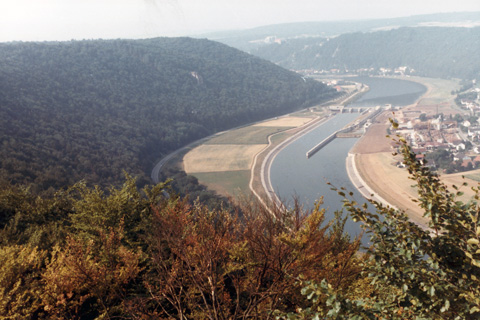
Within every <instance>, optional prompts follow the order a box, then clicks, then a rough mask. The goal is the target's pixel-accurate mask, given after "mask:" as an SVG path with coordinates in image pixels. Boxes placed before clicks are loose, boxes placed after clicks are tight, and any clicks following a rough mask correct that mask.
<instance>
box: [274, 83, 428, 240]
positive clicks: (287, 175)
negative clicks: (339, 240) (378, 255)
mask: <svg viewBox="0 0 480 320" xmlns="http://www.w3.org/2000/svg"><path fill="white" fill-rule="evenodd" d="M348 80H351V81H355V82H361V83H364V84H367V85H368V86H369V87H370V90H369V91H368V92H367V93H366V94H364V95H363V96H362V97H361V98H360V99H358V100H357V101H355V102H354V103H352V104H350V105H349V106H351V107H357V106H358V107H359V106H361V107H375V106H377V105H384V104H392V105H393V106H405V105H409V104H412V103H413V102H415V101H416V100H417V99H418V98H419V97H420V96H421V95H422V94H423V93H425V91H426V88H425V87H424V86H423V85H421V84H418V83H415V82H411V81H405V80H399V79H390V78H369V77H355V78H349V79H348ZM358 116H359V114H358V113H344V114H338V115H336V116H335V117H333V118H332V119H330V120H329V121H327V122H325V123H324V124H322V125H321V126H319V127H318V128H316V129H315V130H313V131H311V132H309V133H307V134H305V135H304V136H302V137H300V138H299V139H297V140H295V141H294V142H292V143H291V144H289V145H288V146H287V147H285V148H284V149H283V150H282V151H280V152H279V154H278V155H277V156H276V158H275V160H274V161H273V163H272V166H271V169H270V177H271V182H272V186H273V188H274V190H275V192H276V193H277V195H278V196H279V198H280V199H282V200H283V201H284V202H286V204H287V205H289V204H292V203H293V199H294V198H296V199H298V200H299V201H300V202H301V204H303V205H304V207H305V208H307V209H309V208H312V207H313V205H314V203H315V201H317V200H318V199H319V198H320V197H321V196H323V197H324V198H323V202H324V204H323V207H324V208H327V209H328V211H327V213H326V217H327V220H330V219H331V218H333V217H334V213H335V211H338V210H342V198H341V197H340V196H339V195H337V193H336V192H334V191H332V190H331V187H330V186H329V185H328V184H327V182H330V183H332V184H333V185H334V186H335V187H337V188H341V187H343V188H346V189H347V191H352V192H353V193H354V197H355V199H356V200H357V202H359V203H363V202H365V200H364V199H363V197H362V196H361V195H360V193H359V192H358V191H357V190H356V189H355V187H354V186H353V185H352V183H351V182H350V179H349V177H348V175H347V172H346V168H345V159H346V157H347V155H348V151H349V150H350V149H351V148H352V147H353V145H354V144H355V142H356V141H357V138H337V139H335V140H333V141H332V142H330V143H329V144H327V145H326V146H325V147H324V148H322V149H321V150H319V151H318V152H317V153H316V154H315V155H314V156H312V157H311V158H310V159H307V158H306V156H305V154H306V152H307V151H308V150H309V149H311V148H312V147H313V146H315V145H316V144H317V143H319V142H320V141H322V140H323V139H324V138H326V137H327V136H328V135H330V134H331V133H333V132H334V131H336V130H338V129H341V128H342V127H344V126H345V125H346V124H348V123H350V122H351V121H353V120H354V119H356V118H357V117H358ZM345 231H346V232H348V233H349V234H350V235H351V236H355V235H358V234H359V233H360V231H361V228H360V226H359V224H357V223H354V222H353V221H351V220H347V223H346V224H345Z"/></svg>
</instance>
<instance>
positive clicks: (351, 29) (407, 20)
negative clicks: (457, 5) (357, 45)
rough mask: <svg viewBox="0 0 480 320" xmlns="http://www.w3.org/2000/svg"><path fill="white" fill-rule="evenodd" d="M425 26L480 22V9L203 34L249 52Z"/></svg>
mask: <svg viewBox="0 0 480 320" xmlns="http://www.w3.org/2000/svg"><path fill="white" fill-rule="evenodd" d="M422 26H442V27H460V26H470V27H471V26H480V12H456V13H438V14H428V15H417V16H410V17H399V18H390V19H371V20H345V21H323V22H321V21H320V22H317V21H312V22H298V23H285V24H276V25H268V26H262V27H257V28H252V29H247V30H234V31H224V32H214V33H208V34H203V35H201V37H204V38H208V39H212V40H217V41H220V42H222V43H225V44H227V45H229V46H232V47H235V48H238V49H241V50H243V51H246V52H250V51H251V50H253V49H256V48H259V47H262V46H265V45H269V44H271V43H272V42H274V41H283V40H287V39H299V38H311V37H323V38H330V37H336V36H339V35H341V34H345V33H356V32H374V31H380V30H391V29H397V28H401V27H422Z"/></svg>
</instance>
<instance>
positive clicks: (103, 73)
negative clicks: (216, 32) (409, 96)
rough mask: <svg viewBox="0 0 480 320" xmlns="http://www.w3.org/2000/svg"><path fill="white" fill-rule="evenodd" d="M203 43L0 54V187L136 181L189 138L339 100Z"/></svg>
mask: <svg viewBox="0 0 480 320" xmlns="http://www.w3.org/2000/svg"><path fill="white" fill-rule="evenodd" d="M335 94H336V93H334V92H333V91H332V90H331V89H329V88H327V87H326V86H324V85H323V84H321V83H319V82H315V81H313V80H311V81H310V80H305V79H303V78H302V77H300V76H299V75H297V74H295V73H292V72H290V71H287V70H284V69H282V68H280V67H278V66H276V65H274V64H273V63H270V62H267V61H264V60H261V59H259V58H256V57H253V56H250V55H248V54H246V53H243V52H241V51H239V50H237V49H233V48H230V47H227V46H225V45H223V44H220V43H216V42H212V41H209V40H194V39H190V38H157V39H149V40H109V41H104V40H98V41H71V42H45V43H3V44H0V145H1V149H0V177H4V178H6V179H8V180H10V181H12V182H13V183H18V182H21V183H34V184H35V188H37V189H38V190H45V189H47V188H49V187H59V186H63V185H67V184H72V183H73V182H76V181H78V180H80V179H86V180H87V181H88V182H93V183H96V184H100V185H108V184H112V183H113V184H116V183H117V182H118V181H123V180H124V179H123V170H125V171H126V172H128V173H131V174H133V175H136V176H139V177H140V178H141V179H142V178H143V182H147V177H148V172H149V170H150V169H151V168H152V167H153V165H154V161H155V160H157V159H159V158H160V157H161V156H162V155H165V154H166V153H167V152H169V151H172V150H174V149H176V148H179V147H181V146H182V145H185V144H186V143H188V142H190V141H193V140H195V139H198V138H201V137H204V136H206V135H209V134H212V133H214V132H217V131H220V130H225V129H228V128H231V127H234V126H238V125H241V124H244V123H248V122H251V121H255V120H259V119H262V118H266V117H271V116H275V115H278V114H281V113H285V112H289V111H292V110H294V109H298V108H300V107H302V106H306V105H308V104H310V103H313V102H319V101H324V100H326V99H328V98H331V97H332V96H333V95H335Z"/></svg>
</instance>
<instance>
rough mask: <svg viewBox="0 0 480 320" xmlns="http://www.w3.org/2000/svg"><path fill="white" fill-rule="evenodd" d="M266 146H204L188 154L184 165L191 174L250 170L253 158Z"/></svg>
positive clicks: (184, 159)
mask: <svg viewBox="0 0 480 320" xmlns="http://www.w3.org/2000/svg"><path fill="white" fill-rule="evenodd" d="M265 146H266V144H255V145H253V144H252V145H245V144H243V145H242V144H232V145H226V144H224V145H219V144H216V145H214V144H204V145H200V146H198V147H196V148H195V149H193V150H191V151H190V152H188V153H187V154H186V155H185V157H184V158H183V165H184V168H185V171H186V172H187V173H189V174H191V173H194V172H217V171H238V170H250V167H251V165H252V162H253V157H254V156H255V155H256V154H257V153H258V152H260V151H261V150H263V149H264V148H265Z"/></svg>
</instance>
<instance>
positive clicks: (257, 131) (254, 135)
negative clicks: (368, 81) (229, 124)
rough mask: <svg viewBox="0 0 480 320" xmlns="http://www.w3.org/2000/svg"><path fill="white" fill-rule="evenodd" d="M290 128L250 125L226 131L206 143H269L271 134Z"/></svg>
mask: <svg viewBox="0 0 480 320" xmlns="http://www.w3.org/2000/svg"><path fill="white" fill-rule="evenodd" d="M289 128H290V127H262V126H249V127H244V128H240V129H236V130H232V131H228V132H225V133H223V134H221V135H219V136H217V137H214V138H212V139H210V140H209V141H207V142H205V144H267V143H268V136H269V135H271V134H273V133H276V132H280V131H284V130H287V129H289Z"/></svg>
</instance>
